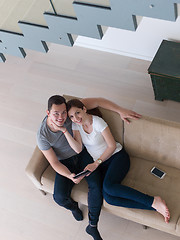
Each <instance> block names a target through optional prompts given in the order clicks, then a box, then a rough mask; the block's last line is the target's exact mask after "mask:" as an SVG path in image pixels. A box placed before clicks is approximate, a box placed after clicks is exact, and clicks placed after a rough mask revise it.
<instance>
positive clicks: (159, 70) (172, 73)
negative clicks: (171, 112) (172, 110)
mask: <svg viewBox="0 0 180 240" xmlns="http://www.w3.org/2000/svg"><path fill="white" fill-rule="evenodd" d="M148 73H149V74H150V76H151V80H152V86H153V90H154V95H155V99H156V100H160V101H163V100H174V101H178V102H180V43H177V42H172V41H167V40H163V41H162V43H161V45H160V47H159V49H158V51H157V53H156V55H155V57H154V59H153V61H152V63H151V65H150V66H149V68H148Z"/></svg>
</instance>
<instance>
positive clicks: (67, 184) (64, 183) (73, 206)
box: [53, 157, 83, 221]
mask: <svg viewBox="0 0 180 240" xmlns="http://www.w3.org/2000/svg"><path fill="white" fill-rule="evenodd" d="M74 158H75V157H72V158H70V159H66V160H64V161H62V163H63V164H64V165H66V166H67V167H68V168H69V170H70V171H72V172H75V169H74V166H73V165H74V162H75V161H76V159H74ZM73 186H74V183H73V182H72V181H71V180H70V179H68V178H66V177H64V176H62V175H60V174H58V173H56V178H55V185H54V194H53V198H54V201H55V202H56V203H57V204H58V205H60V206H62V207H64V208H66V209H68V210H70V211H72V214H73V216H74V218H75V219H76V220H77V221H80V220H83V215H82V212H81V210H80V209H79V208H78V203H77V202H75V201H74V200H73V199H72V198H71V190H72V188H73Z"/></svg>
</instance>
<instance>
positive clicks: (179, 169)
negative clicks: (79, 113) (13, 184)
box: [26, 97, 180, 236]
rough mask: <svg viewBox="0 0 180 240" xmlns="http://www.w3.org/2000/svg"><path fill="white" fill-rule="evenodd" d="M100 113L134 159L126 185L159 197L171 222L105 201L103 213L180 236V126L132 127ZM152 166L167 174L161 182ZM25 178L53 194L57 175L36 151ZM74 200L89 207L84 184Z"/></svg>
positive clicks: (147, 122)
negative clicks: (169, 214)
mask: <svg viewBox="0 0 180 240" xmlns="http://www.w3.org/2000/svg"><path fill="white" fill-rule="evenodd" d="M67 98H68V97H67ZM100 110H101V112H102V115H103V118H104V119H105V121H106V122H107V123H108V124H109V127H110V129H111V131H112V133H113V135H114V137H115V139H116V141H119V142H121V144H122V145H124V147H125V149H126V151H127V152H128V153H129V155H130V158H131V167H130V170H129V172H128V174H127V176H126V177H125V179H124V181H123V184H125V185H128V186H130V187H133V188H135V189H137V190H140V191H142V192H144V193H147V194H149V195H160V196H161V197H162V198H163V199H165V201H166V203H167V205H168V207H169V209H170V213H171V220H170V222H169V224H166V223H165V222H164V219H163V217H162V216H161V215H160V214H159V213H157V212H155V211H148V210H139V209H128V208H123V207H116V206H112V205H109V204H108V203H106V202H105V201H104V202H103V207H102V208H103V210H105V211H108V212H110V213H112V214H114V215H117V216H119V217H122V218H125V219H129V220H132V221H134V222H137V223H140V224H143V225H145V226H150V227H152V228H155V229H159V230H161V231H164V232H167V233H170V234H173V235H177V236H180V123H174V122H169V121H165V120H159V119H154V118H150V117H144V116H143V117H142V118H141V119H139V120H133V121H132V122H131V124H126V123H125V124H124V123H123V122H122V120H121V118H120V117H119V115H118V114H116V113H114V112H111V111H107V110H104V109H100ZM153 166H157V167H159V168H160V169H162V170H164V171H165V172H166V176H165V177H164V178H163V179H158V178H157V177H155V176H154V175H152V174H151V172H150V170H151V169H152V167H153ZM26 174H27V176H28V177H29V178H30V179H31V180H32V182H33V183H34V184H35V186H36V187H37V188H38V189H39V190H41V191H43V192H47V193H51V194H52V193H53V186H54V178H55V171H54V170H53V169H52V168H51V166H50V165H49V163H48V161H47V160H46V159H45V157H44V156H43V154H42V153H41V151H40V150H39V149H38V148H37V147H36V148H35V150H34V153H33V155H32V158H31V159H30V161H29V163H28V165H27V167H26ZM72 197H73V198H74V199H75V200H76V201H78V202H80V203H82V204H85V205H87V184H86V182H85V181H84V180H83V181H82V182H81V183H80V184H78V185H76V186H75V187H74V188H73V191H72Z"/></svg>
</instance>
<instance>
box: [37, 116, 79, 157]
mask: <svg viewBox="0 0 180 240" xmlns="http://www.w3.org/2000/svg"><path fill="white" fill-rule="evenodd" d="M64 127H65V128H66V129H67V131H68V132H69V133H70V134H71V135H73V132H72V122H71V120H70V119H69V118H67V120H66V122H65V123H64ZM37 145H38V147H39V149H40V150H48V149H50V148H51V147H52V149H53V150H54V152H55V153H56V156H57V158H58V160H63V159H67V158H70V157H72V156H74V155H76V154H77V153H76V152H75V151H74V150H73V149H72V148H71V147H70V145H69V143H68V141H67V140H66V137H65V136H64V134H63V133H62V132H61V131H58V132H52V131H51V130H50V128H49V127H48V125H47V116H46V117H45V118H44V120H43V121H42V123H41V125H40V128H39V130H38V132H37Z"/></svg>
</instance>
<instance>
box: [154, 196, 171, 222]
mask: <svg viewBox="0 0 180 240" xmlns="http://www.w3.org/2000/svg"><path fill="white" fill-rule="evenodd" d="M152 207H153V208H154V209H156V211H157V212H159V213H160V214H162V215H163V216H164V220H165V222H166V223H168V222H169V219H170V212H169V209H168V207H167V206H166V203H165V201H164V200H162V199H161V198H160V197H159V196H155V197H154V201H153V204H152Z"/></svg>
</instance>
